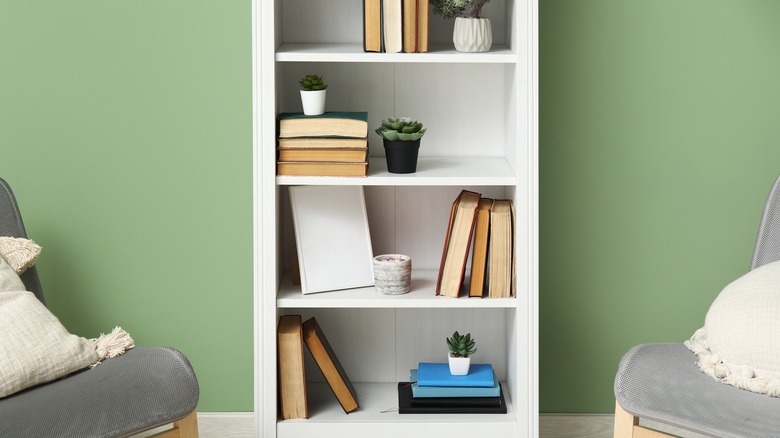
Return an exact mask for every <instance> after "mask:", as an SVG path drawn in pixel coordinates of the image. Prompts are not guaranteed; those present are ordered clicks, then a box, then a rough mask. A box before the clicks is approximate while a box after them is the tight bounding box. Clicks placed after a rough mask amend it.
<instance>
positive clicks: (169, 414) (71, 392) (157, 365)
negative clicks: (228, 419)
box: [0, 179, 199, 438]
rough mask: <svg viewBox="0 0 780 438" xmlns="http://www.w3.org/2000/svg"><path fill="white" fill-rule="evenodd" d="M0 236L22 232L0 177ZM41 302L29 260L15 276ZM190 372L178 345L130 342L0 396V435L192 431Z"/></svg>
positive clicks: (82, 437) (84, 436) (86, 436)
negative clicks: (109, 355) (115, 353)
mask: <svg viewBox="0 0 780 438" xmlns="http://www.w3.org/2000/svg"><path fill="white" fill-rule="evenodd" d="M0 236H12V237H27V235H26V232H25V229H24V224H23V223H22V218H21V215H20V213H19V208H18V206H17V204H16V200H15V199H14V195H13V192H12V191H11V188H10V187H9V186H8V184H7V183H6V182H5V181H3V180H2V179H0ZM21 278H22V281H23V282H24V284H25V286H26V287H27V289H28V290H29V291H31V292H33V293H34V294H35V295H36V296H37V297H38V299H39V300H40V301H41V302H44V298H43V292H42V289H41V284H40V281H39V279H38V273H37V270H36V268H35V267H34V266H33V267H32V268H30V269H28V270H27V271H25V272H24V273H23V274H22V275H21ZM198 395H199V393H198V382H197V380H196V378H195V373H194V372H193V370H192V367H191V366H190V363H189V362H188V361H187V358H186V357H185V356H184V355H183V354H181V353H180V352H178V351H176V350H173V349H170V348H163V347H137V348H134V349H131V350H129V351H127V352H126V353H125V354H124V355H122V356H119V357H116V358H114V359H108V360H106V361H104V362H103V363H102V364H101V365H100V366H97V367H95V368H92V369H88V370H84V371H80V372H76V373H74V374H71V375H69V376H67V377H65V378H62V379H59V380H55V381H53V382H50V383H46V384H44V385H40V386H36V387H33V388H29V389H27V390H24V391H21V392H18V393H16V394H13V395H11V396H8V397H6V398H3V399H0V437H4V438H15V437H25V438H26V437H34V438H46V437H76V438H90V437H125V436H131V435H134V434H136V433H139V432H143V431H146V430H149V429H153V428H156V427H159V426H163V425H166V424H169V423H173V428H172V429H169V430H166V431H165V432H162V433H161V434H159V435H157V436H159V437H171V438H172V437H182V438H184V437H197V436H198V425H197V420H196V411H195V408H196V406H197V403H198Z"/></svg>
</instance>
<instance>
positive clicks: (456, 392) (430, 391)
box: [409, 369, 499, 399]
mask: <svg viewBox="0 0 780 438" xmlns="http://www.w3.org/2000/svg"><path fill="white" fill-rule="evenodd" d="M409 380H410V381H411V382H412V396H413V397H414V398H416V399H423V398H453V399H461V398H464V397H470V398H485V399H493V398H495V397H498V393H499V383H498V378H497V377H496V375H495V373H493V386H489V387H488V386H482V387H479V386H419V385H418V384H417V370H416V369H413V370H410V371H409Z"/></svg>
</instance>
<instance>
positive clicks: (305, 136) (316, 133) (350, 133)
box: [276, 111, 368, 176]
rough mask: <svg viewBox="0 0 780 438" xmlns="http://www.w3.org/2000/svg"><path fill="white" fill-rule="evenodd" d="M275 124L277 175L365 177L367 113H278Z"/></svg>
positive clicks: (366, 162)
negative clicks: (316, 114) (309, 114)
mask: <svg viewBox="0 0 780 438" xmlns="http://www.w3.org/2000/svg"><path fill="white" fill-rule="evenodd" d="M277 124H278V128H277V131H278V136H277V162H276V174H277V175H288V176H366V175H367V174H368V113H367V112H365V111H362V112H326V113H324V114H321V115H318V116H307V115H304V114H303V113H281V114H279V116H278V118H277Z"/></svg>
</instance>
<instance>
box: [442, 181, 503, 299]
mask: <svg viewBox="0 0 780 438" xmlns="http://www.w3.org/2000/svg"><path fill="white" fill-rule="evenodd" d="M514 223H515V209H514V204H512V201H510V200H508V199H490V198H483V197H482V195H481V194H479V193H475V192H471V191H468V190H463V191H461V193H460V194H459V195H458V197H457V198H456V199H455V201H454V202H453V203H452V209H451V210H450V220H449V224H448V226H447V234H446V236H445V237H444V249H443V250H442V256H441V262H440V264H439V275H438V278H437V281H436V295H442V296H447V297H453V298H457V297H459V296H460V295H461V292H462V291H463V292H464V293H468V296H470V297H482V296H483V295H485V293H487V296H488V297H491V298H507V297H513V296H515V290H516V283H517V278H516V276H515V271H516V269H515V231H514V230H515V228H514ZM472 241H473V248H472ZM469 252H471V270H470V274H471V275H470V279H469V282H468V287H465V284H466V283H465V282H464V279H465V276H466V263H467V261H468V256H469Z"/></svg>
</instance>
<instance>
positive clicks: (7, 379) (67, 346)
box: [0, 291, 98, 398]
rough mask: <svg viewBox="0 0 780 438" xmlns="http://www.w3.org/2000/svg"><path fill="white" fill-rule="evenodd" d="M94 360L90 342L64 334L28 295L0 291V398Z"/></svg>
mask: <svg viewBox="0 0 780 438" xmlns="http://www.w3.org/2000/svg"><path fill="white" fill-rule="evenodd" d="M97 361H98V355H97V353H95V350H94V349H93V348H92V346H91V344H90V342H89V341H88V340H87V339H85V338H81V337H79V336H76V335H72V334H70V333H68V331H67V330H66V329H65V327H63V326H62V324H60V321H59V320H58V319H57V317H56V316H54V315H52V314H51V312H49V310H48V309H46V307H45V306H44V305H43V304H42V303H41V302H40V301H38V299H37V298H35V295H33V294H32V293H31V292H26V291H15V292H0V398H2V397H6V396H8V395H11V394H13V393H15V392H18V391H21V390H23V389H25V388H29V387H31V386H35V385H39V384H41V383H45V382H49V381H51V380H54V379H58V378H60V377H63V376H66V375H68V374H70V373H72V372H74V371H78V370H80V369H83V368H86V367H88V366H90V365H91V364H93V363H95V362H97Z"/></svg>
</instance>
